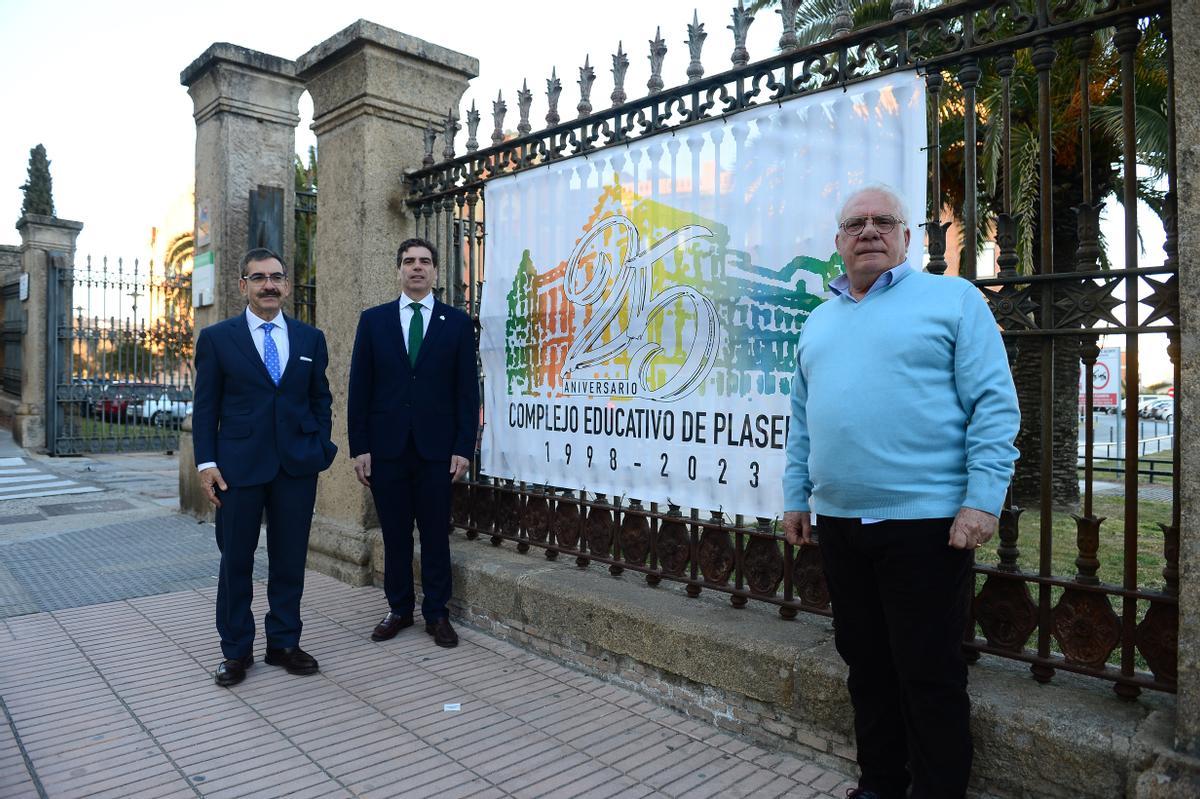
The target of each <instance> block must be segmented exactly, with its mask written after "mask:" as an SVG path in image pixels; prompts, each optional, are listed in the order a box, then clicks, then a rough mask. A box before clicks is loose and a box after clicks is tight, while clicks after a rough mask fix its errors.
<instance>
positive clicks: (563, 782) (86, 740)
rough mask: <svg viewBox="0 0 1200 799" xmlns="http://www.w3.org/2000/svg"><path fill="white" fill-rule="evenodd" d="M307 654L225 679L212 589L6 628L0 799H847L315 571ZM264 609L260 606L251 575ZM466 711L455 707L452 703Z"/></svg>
mask: <svg viewBox="0 0 1200 799" xmlns="http://www.w3.org/2000/svg"><path fill="white" fill-rule="evenodd" d="M307 580H308V583H307V589H306V592H305V596H304V619H305V631H304V640H303V645H304V647H305V649H306V650H308V651H310V652H311V653H312V654H314V655H315V656H316V657H317V658H319V659H320V661H321V673H320V674H319V675H318V676H313V677H294V676H291V675H288V674H287V673H285V672H284V671H283V670H281V669H278V668H274V667H271V666H267V665H265V664H264V663H262V662H261V656H262V647H263V644H262V642H261V641H260V642H259V645H258V648H257V650H256V653H255V656H256V661H257V662H256V663H255V665H254V667H253V668H252V669H250V672H249V675H248V676H247V679H246V681H245V682H244V683H242V684H241V685H239V686H236V687H235V688H233V689H231V690H230V689H224V688H219V687H217V686H215V685H214V684H213V682H212V680H211V677H210V676H209V675H210V672H211V671H212V669H213V667H214V666H215V665H216V662H217V660H218V658H219V654H218V649H217V646H216V637H215V633H214V631H213V626H212V615H213V601H214V594H215V589H212V588H203V589H195V590H189V591H181V592H176V593H170V594H162V595H158V596H148V597H142V598H135V599H128V600H123V601H119V602H112V603H108V604H101V605H92V606H89V607H81V608H75V609H66V610H57V611H54V612H50V613H37V614H31V615H26V616H20V617H15V618H9V619H3V620H0V648H2V649H3V651H4V652H6V653H8V654H7V655H6V657H5V658H4V659H3V661H0V709H2V710H3V716H4V717H3V719H0V796H4V797H26V796H28V797H40V796H46V797H89V798H90V797H95V798H96V799H99V797H122V799H133V797H147V798H151V797H152V798H153V799H165V798H167V797H196V796H205V797H209V796H211V797H238V799H242V798H243V797H283V796H288V797H324V796H330V797H333V796H341V797H349V796H361V797H424V796H437V797H439V799H453V797H469V796H473V797H502V796H514V797H542V796H545V797H576V796H586V797H609V796H614V797H642V796H682V795H686V796H687V797H689V799H691V797H697V798H699V797H708V796H721V797H729V796H753V797H764V798H765V797H776V796H792V797H821V798H824V797H830V796H838V797H840V796H842V795H843V794H844V792H845V790H846V788H848V787H850V783H849V782H847V778H846V777H845V776H844V775H842V774H839V773H836V772H833V771H829V770H826V769H822V768H819V767H817V766H815V765H813V764H810V763H806V762H805V761H803V760H800V759H797V758H794V757H790V756H787V755H780V754H773V753H768V752H765V751H764V750H762V749H759V748H756V747H754V746H750V745H748V744H747V743H745V742H744V741H740V740H736V739H734V738H732V737H730V736H728V735H725V734H723V733H721V732H720V731H719V730H718V729H717V728H715V727H712V726H710V725H708V724H705V723H702V722H699V721H696V720H694V719H689V718H687V717H685V716H683V715H680V714H678V713H674V712H671V711H669V710H664V709H662V708H660V707H659V706H657V705H654V704H652V703H650V702H648V701H646V700H644V699H642V698H641V697H639V696H638V695H636V694H634V693H632V692H630V691H627V690H625V689H622V688H618V687H616V686H613V685H610V684H607V683H605V682H603V681H601V680H599V679H595V678H592V677H589V676H586V675H582V674H580V673H579V672H577V671H574V670H572V669H569V668H566V667H563V666H561V665H558V664H556V663H554V662H552V661H549V660H546V659H544V658H541V657H538V656H536V655H533V654H531V653H529V652H526V651H525V650H522V649H520V648H518V647H515V646H513V645H511V644H508V643H505V642H502V641H499V640H497V639H494V638H491V637H490V636H488V635H485V634H484V633H482V632H479V631H476V630H472V629H470V628H465V627H462V626H460V627H459V631H460V635H461V638H462V642H461V643H460V645H459V646H458V648H456V649H451V650H446V649H440V648H438V647H436V646H434V644H433V642H432V639H431V638H429V636H427V635H426V634H425V633H424V631H423V628H422V626H421V621H420V619H418V622H417V626H416V627H414V628H410V629H408V630H405V631H404V632H402V633H401V634H400V635H399V636H398V637H397V638H395V639H394V640H392V641H388V642H386V643H382V644H376V643H372V642H371V641H370V640H369V639H368V634H369V632H370V628H371V627H372V626H373V625H374V623H375V622H376V621H377V618H376V617H377V616H378V615H379V613H380V611H381V609H382V608H383V607H384V603H383V600H382V593H381V592H380V591H379V589H377V588H373V587H366V588H352V587H350V586H347V585H344V584H342V583H339V582H337V581H336V580H333V579H331V578H328V577H325V576H323V575H319V574H316V573H313V572H309V574H308V578H307ZM256 593H257V597H256V604H255V613H256V615H258V616H261V615H262V613H263V612H264V611H265V601H264V597H263V594H264V591H263V588H262V586H261V584H260V585H259V586H258V590H257V592H256ZM451 703H453V704H457V705H459V706H460V708H461V709H460V710H457V711H455V710H451V709H447V708H446V705H447V704H451Z"/></svg>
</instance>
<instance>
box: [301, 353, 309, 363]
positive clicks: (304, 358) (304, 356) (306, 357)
mask: <svg viewBox="0 0 1200 799" xmlns="http://www.w3.org/2000/svg"><path fill="white" fill-rule="evenodd" d="M300 360H302V361H308V362H309V363H312V358H310V357H308V356H307V355H301V356H300Z"/></svg>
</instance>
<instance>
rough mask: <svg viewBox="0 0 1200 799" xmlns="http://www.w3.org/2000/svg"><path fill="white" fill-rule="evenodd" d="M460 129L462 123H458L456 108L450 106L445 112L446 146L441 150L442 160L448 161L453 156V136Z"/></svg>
mask: <svg viewBox="0 0 1200 799" xmlns="http://www.w3.org/2000/svg"><path fill="white" fill-rule="evenodd" d="M460 130H462V125H460V124H458V109H457V108H455V107H454V106H450V111H449V112H448V113H447V114H446V122H445V133H446V146H445V148H444V149H443V150H442V160H443V161H449V160H451V159H452V158H454V137H455V135H457V134H458V132H459V131H460Z"/></svg>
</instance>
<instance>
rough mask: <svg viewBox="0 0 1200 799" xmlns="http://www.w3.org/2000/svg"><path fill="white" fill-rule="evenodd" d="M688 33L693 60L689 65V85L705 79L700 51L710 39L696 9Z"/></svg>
mask: <svg viewBox="0 0 1200 799" xmlns="http://www.w3.org/2000/svg"><path fill="white" fill-rule="evenodd" d="M687 31H688V37H687V46H688V52H689V53H690V54H691V56H692V60H691V61H690V62H689V63H688V68H687V77H688V83H695V82H696V81H698V80H700V78H702V77H704V65H703V64H701V63H700V49H701V48H702V47H704V40H705V39H707V38H708V34H707V33H705V32H704V23H703V22H701V21H700V12H699V11H696V10H695V9H693V10H692V21H691V24H689V25H688V26H687Z"/></svg>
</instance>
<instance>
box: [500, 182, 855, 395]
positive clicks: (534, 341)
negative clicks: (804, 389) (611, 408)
mask: <svg viewBox="0 0 1200 799" xmlns="http://www.w3.org/2000/svg"><path fill="white" fill-rule="evenodd" d="M614 215H621V216H624V217H626V218H628V219H629V220H631V221H632V223H633V225H634V227H636V229H637V233H638V236H639V237H640V249H641V250H645V249H646V248H648V247H650V246H652V245H653V244H655V243H657V242H659V241H661V240H663V239H664V238H666V237H667V236H669V235H671V234H672V233H673V232H675V231H678V230H680V229H681V228H684V227H686V226H689V225H700V226H703V227H704V228H707V229H708V230H709V231H711V233H712V235H711V236H705V237H701V238H692V239H690V240H689V241H687V242H686V243H685V244H684V245H683V246H681V247H678V248H676V249H674V250H672V251H670V252H669V253H666V254H665V255H663V256H662V257H661V258H660V259H659V260H658V261H656V262H655V263H654V264H653V265H652V267H651V279H650V296H651V297H653V296H655V295H658V294H659V293H660V292H662V291H663V290H665V289H667V288H669V287H673V286H689V287H691V288H692V289H694V290H695V292H696V293H698V295H702V296H703V297H705V298H707V299H708V301H710V302H711V303H712V304H713V306H715V309H716V313H717V318H718V320H719V326H720V332H719V342H718V346H717V349H716V353H715V358H714V359H713V360H712V362H711V366H710V368H708V369H707V374H706V375H705V376H704V378H703V380H702V381H701V382H700V383H699V384H698V385H697V387H696V388H695V392H696V393H699V394H700V395H701V396H707V395H708V394H709V392H713V394H714V395H715V396H718V397H740V396H747V395H771V394H786V393H788V392H789V391H790V385H791V377H792V374H793V373H794V372H795V368H796V360H795V344H796V338H797V335H798V334H799V331H800V328H801V326H802V325H803V324H804V321H805V319H807V317H808V315H809V314H810V313H811V312H812V310H813V309H814V308H816V307H817V305H819V304H820V303H821V302H822V301H823V299H824V298H823V297H821V296H817V295H814V294H812V293H809V291H808V289H807V288H806V283H805V281H804V280H802V279H801V272H808V273H810V274H811V275H815V276H817V277H819V278H820V284H821V286H822V287H823V288H827V287H828V282H829V280H831V279H832V278H833V277H836V276H837V275H838V274H840V273H841V272H842V265H841V259H840V257H839V256H838V255H837V254H836V253H834V254H833V255H832V256H831V257H830V258H829V259H827V260H821V259H819V258H814V257H811V256H806V255H797V256H795V257H794V258H792V259H791V260H790V261H789V262H788V263H786V264H781V265H776V264H755V263H753V262H752V261H751V257H750V254H749V253H747V252H745V251H741V250H737V249H734V248H731V247H730V246H729V233H728V230H727V228H726V227H725V226H724V225H722V224H721V223H720V222H718V221H716V220H711V219H705V218H703V217H701V216H699V215H697V214H694V213H691V212H687V211H682V210H679V209H676V208H673V207H671V206H670V205H667V204H665V203H663V202H660V201H656V200H653V199H648V198H645V197H641V196H639V195H637V194H636V193H634V192H633V191H631V190H628V189H625V188H623V187H622V186H621V185H620V184H619V183H614V185H611V186H608V187H605V188H604V189H603V190H602V191H601V193H600V196H599V198H598V200H597V202H596V204H595V207H594V210H593V213H592V214H591V216H590V217H589V219H588V220H587V223H586V224H585V225H584V226H583V229H582V230H581V232H580V237H579V239H577V240H576V244H578V242H580V241H582V240H583V239H584V238H585V237H586V236H587V234H588V232H589V231H590V230H592V229H593V227H594V226H595V225H597V224H599V223H601V222H603V221H604V220H606V219H607V218H609V217H611V216H614ZM630 238H631V236H630V235H629V234H627V233H625V232H624V231H623V229H622V228H620V227H613V228H609V229H608V230H606V231H604V233H603V234H602V235H601V236H599V237H597V239H596V240H595V241H593V242H591V243H590V244H589V245H588V251H585V252H584V254H583V255H582V257H581V258H580V265H581V267H582V269H581V272H582V275H583V276H584V280H585V281H591V280H594V279H596V274H597V273H596V270H597V269H601V270H606V273H607V277H606V280H607V283H606V285H605V287H604V293H607V292H609V291H611V290H613V289H615V288H616V287H617V285H618V281H617V280H616V279H615V276H616V274H617V272H618V270H619V269H621V268H622V265H623V262H624V260H625V259H627V258H629V257H630V253H629V249H630V247H629V245H630V241H629V239H630ZM566 255H567V254H566V253H561V254H559V253H556V256H559V257H561V258H562V260H560V261H559V262H558V263H556V264H555V265H554V266H553V267H552V268H549V269H545V271H540V268H539V265H538V264H537V263H536V260H535V259H536V255H535V254H531V252H530V251H529V250H525V251H524V252H523V253H522V259H521V263H520V265H519V267H518V268H517V270H516V275H515V277H514V279H513V282H512V286H511V288H510V290H509V292H508V295H507V306H508V318H507V323H506V331H505V332H506V346H505V362H506V367H507V381H508V393H509V395H510V396H520V395H526V396H538V397H556V396H561V395H562V393H563V392H562V386H561V381H562V378H563V375H562V367H563V364H564V363H565V359H566V354H567V351H568V350H569V349H570V347H571V345H572V342H573V341H574V337H575V336H576V335H578V333H579V331H580V330H581V329H583V327H584V326H585V325H586V324H587V323H588V322H589V320H590V319H591V315H592V314H593V313H595V312H596V307H597V305H596V304H593V305H582V306H580V305H576V304H574V303H572V302H571V301H570V300H569V299H568V296H567V291H566V290H565V287H564V285H563V280H564V276H565V274H566V268H567V259H566ZM576 280H577V282H580V275H578V274H577V275H576ZM815 282H816V281H813V280H810V281H809V284H810V285H811V284H813V283H815ZM574 289H575V290H576V291H579V290H580V289H582V286H575V287H574ZM691 296H693V297H694V296H696V294H692V295H691ZM629 302H630V301H629V299H628V298H626V299H625V300H624V301H623V303H624V304H623V305H622V307H621V309H620V311H619V313H618V314H617V315H616V317H615V318H614V319H613V320H612V321H611V323H610V324H609V325H608V326H607V327H606V328H605V329H604V331H603V334H602V335H601V339H600V344H603V343H607V342H609V341H612V340H613V339H614V338H615V337H618V336H621V335H623V334H624V332H625V331H626V330H627V326H628V324H629ZM696 314H697V307H696V302H695V301H690V300H688V299H687V298H686V297H681V298H678V299H675V300H674V301H673V302H671V303H670V304H668V305H666V307H664V308H663V309H662V310H661V312H659V313H656V314H654V315H653V317H652V318H651V320H650V321H649V324H648V325H647V329H646V332H645V340H647V341H651V342H653V343H655V344H657V345H658V346H659V347H661V350H660V351H658V352H657V354H656V355H655V356H654V357H653V358H652V359H651V360H650V362H649V369H648V374H647V378H646V382H647V384H648V385H649V387H650V388H654V387H656V386H660V385H662V384H663V383H665V382H666V381H667V380H668V379H670V378H671V376H672V375H673V374H675V372H676V371H678V370H679V369H680V368H681V367H683V365H684V361H685V359H686V358H687V355H688V351H689V347H690V346H691V345H692V340H693V338H694V330H695V327H696ZM596 346H599V345H596ZM593 349H595V347H593ZM629 365H630V353H629V351H628V349H624V350H622V351H620V352H618V353H615V354H614V355H613V356H612V357H611V358H609V359H607V360H605V361H603V362H600V363H597V364H595V365H594V366H592V367H589V368H588V369H587V374H571V375H570V377H571V378H572V379H575V378H586V379H594V380H627V379H628V380H637V379H638V375H631V374H629Z"/></svg>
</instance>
